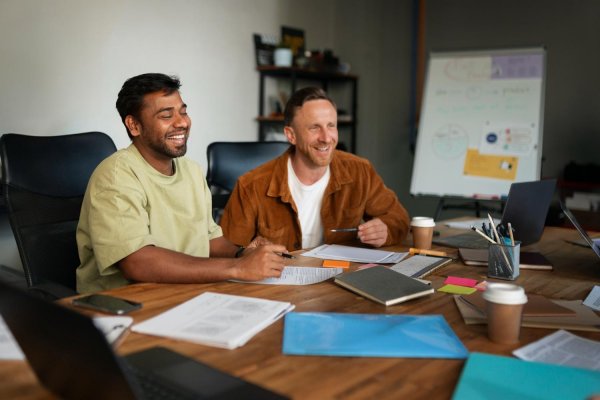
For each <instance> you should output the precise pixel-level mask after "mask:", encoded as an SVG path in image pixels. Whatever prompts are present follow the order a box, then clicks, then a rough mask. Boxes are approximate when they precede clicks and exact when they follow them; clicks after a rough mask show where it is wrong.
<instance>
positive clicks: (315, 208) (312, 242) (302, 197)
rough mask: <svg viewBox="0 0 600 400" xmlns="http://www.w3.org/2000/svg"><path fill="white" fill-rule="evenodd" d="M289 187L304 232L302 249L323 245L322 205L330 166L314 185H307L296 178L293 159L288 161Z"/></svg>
mask: <svg viewBox="0 0 600 400" xmlns="http://www.w3.org/2000/svg"><path fill="white" fill-rule="evenodd" d="M287 168H288V186H289V187H290V192H291V193H292V198H293V199H294V202H295V203H296V207H297V208H298V219H299V220H300V230H301V231H302V248H303V249H306V248H309V247H315V246H319V245H321V244H323V221H321V204H322V203H323V193H325V188H326V187H327V184H328V183H329V176H330V173H329V166H328V167H327V171H325V174H324V175H323V176H322V177H321V179H319V180H318V181H316V182H315V183H313V184H312V185H305V184H303V183H302V182H300V180H299V179H298V177H297V176H296V173H295V172H294V168H293V167H292V160H291V158H289V159H288V166H287Z"/></svg>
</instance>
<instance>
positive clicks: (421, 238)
mask: <svg viewBox="0 0 600 400" xmlns="http://www.w3.org/2000/svg"><path fill="white" fill-rule="evenodd" d="M434 227H435V222H434V221H433V218H429V217H413V219H412V220H411V221H410V228H411V230H412V237H413V246H414V247H416V248H417V249H431V241H432V239H433V228H434Z"/></svg>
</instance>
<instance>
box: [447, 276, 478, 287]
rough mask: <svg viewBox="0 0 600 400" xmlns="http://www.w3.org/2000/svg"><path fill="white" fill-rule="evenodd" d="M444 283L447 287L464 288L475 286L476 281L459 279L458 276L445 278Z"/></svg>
mask: <svg viewBox="0 0 600 400" xmlns="http://www.w3.org/2000/svg"><path fill="white" fill-rule="evenodd" d="M444 283H445V284H447V285H456V286H466V287H475V285H477V281H476V280H475V279H469V278H459V277H458V276H449V277H447V278H446V280H445V281H444Z"/></svg>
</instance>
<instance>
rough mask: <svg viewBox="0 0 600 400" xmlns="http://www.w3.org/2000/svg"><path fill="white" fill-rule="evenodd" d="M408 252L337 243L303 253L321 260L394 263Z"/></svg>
mask: <svg viewBox="0 0 600 400" xmlns="http://www.w3.org/2000/svg"><path fill="white" fill-rule="evenodd" d="M407 254H408V253H395V252H393V251H384V250H373V249H364V248H362V247H351V246H342V245H339V244H324V245H322V246H319V247H315V248H314V249H312V250H309V251H307V252H305V253H302V255H303V256H306V257H314V258H320V259H323V260H346V261H354V262H361V263H382V264H394V263H397V262H400V261H401V260H402V259H403V258H404V257H406V256H407Z"/></svg>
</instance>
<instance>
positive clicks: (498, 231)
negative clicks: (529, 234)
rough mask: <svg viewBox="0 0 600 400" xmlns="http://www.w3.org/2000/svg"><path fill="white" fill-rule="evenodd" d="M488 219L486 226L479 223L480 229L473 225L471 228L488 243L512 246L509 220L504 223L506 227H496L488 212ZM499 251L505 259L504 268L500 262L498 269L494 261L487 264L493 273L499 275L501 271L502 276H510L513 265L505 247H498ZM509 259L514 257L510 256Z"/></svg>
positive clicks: (512, 240) (512, 239)
mask: <svg viewBox="0 0 600 400" xmlns="http://www.w3.org/2000/svg"><path fill="white" fill-rule="evenodd" d="M488 219H489V220H490V222H489V224H488V225H487V226H486V224H485V223H483V224H481V230H479V229H477V228H476V227H474V226H472V227H471V229H473V230H474V231H475V232H477V233H478V234H479V235H481V236H483V237H484V238H485V239H486V240H487V241H488V242H490V243H493V244H497V245H501V246H502V245H504V246H514V245H515V238H514V236H513V228H512V226H511V224H510V222H509V223H507V224H506V227H504V225H500V226H498V228H496V225H495V224H494V220H493V219H492V217H491V216H490V214H488ZM499 251H500V252H501V253H502V256H503V258H504V261H506V270H505V269H504V268H502V264H501V263H500V269H501V270H502V271H500V270H499V269H498V265H497V264H496V263H493V264H494V265H491V264H492V263H491V260H490V262H489V263H490V265H489V266H490V267H492V268H494V271H495V275H499V273H500V272H502V274H501V275H502V276H507V277H510V276H512V274H513V266H512V264H511V262H510V261H509V259H508V257H507V255H506V249H505V248H504V247H500V248H499ZM511 259H514V258H513V257H511Z"/></svg>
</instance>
